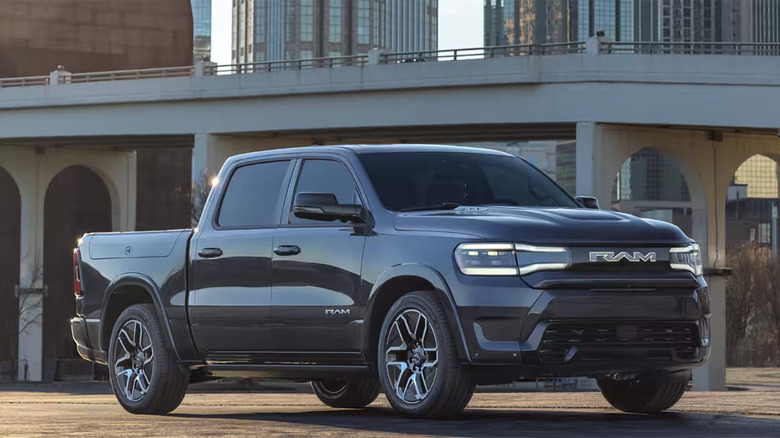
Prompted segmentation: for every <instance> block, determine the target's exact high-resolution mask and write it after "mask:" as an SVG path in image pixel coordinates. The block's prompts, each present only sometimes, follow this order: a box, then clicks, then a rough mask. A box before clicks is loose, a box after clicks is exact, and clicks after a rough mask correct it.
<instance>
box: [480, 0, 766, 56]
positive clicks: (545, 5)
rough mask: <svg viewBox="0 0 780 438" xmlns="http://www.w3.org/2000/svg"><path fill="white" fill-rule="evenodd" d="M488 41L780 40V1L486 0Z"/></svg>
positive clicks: (486, 40) (486, 42)
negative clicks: (599, 34)
mask: <svg viewBox="0 0 780 438" xmlns="http://www.w3.org/2000/svg"><path fill="white" fill-rule="evenodd" d="M484 5H485V45H486V46H500V45H505V44H545V43H557V42H567V41H584V40H586V39H588V38H589V37H591V36H594V35H595V34H596V32H598V31H600V30H603V31H604V35H605V36H607V37H609V38H612V39H614V40H615V41H657V42H780V0H484Z"/></svg>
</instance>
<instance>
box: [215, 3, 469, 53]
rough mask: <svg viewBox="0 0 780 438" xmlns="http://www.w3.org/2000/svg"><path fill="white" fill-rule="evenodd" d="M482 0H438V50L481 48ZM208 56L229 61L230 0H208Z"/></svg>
mask: <svg viewBox="0 0 780 438" xmlns="http://www.w3.org/2000/svg"><path fill="white" fill-rule="evenodd" d="M482 4H483V0H439V49H441V50H444V49H455V48H467V47H482V45H483V44H482V26H483V22H482ZM211 7H212V13H211V59H212V61H214V62H216V63H218V64H230V50H231V48H230V33H231V25H232V24H231V22H230V21H231V8H232V0H212V6H211Z"/></svg>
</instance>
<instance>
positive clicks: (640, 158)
mask: <svg viewBox="0 0 780 438" xmlns="http://www.w3.org/2000/svg"><path fill="white" fill-rule="evenodd" d="M611 207H612V209H613V210H618V211H622V212H625V213H631V214H634V215H636V216H640V217H646V218H651V219H659V220H663V221H666V222H670V223H673V224H675V225H677V226H678V227H680V229H682V230H683V232H684V233H685V234H687V235H688V236H690V235H691V234H692V224H693V221H692V204H691V193H690V191H689V190H688V183H687V182H686V180H685V177H684V176H683V174H682V172H680V169H679V168H678V167H677V165H676V164H675V163H674V162H673V161H672V160H670V159H669V158H668V157H667V156H665V155H664V154H663V153H661V152H659V151H657V150H655V149H651V148H644V149H642V150H640V151H638V152H636V153H635V154H633V155H631V156H630V157H629V158H628V159H626V161H624V162H623V165H622V166H620V170H618V173H617V175H616V177H615V184H614V186H613V188H612V203H611Z"/></svg>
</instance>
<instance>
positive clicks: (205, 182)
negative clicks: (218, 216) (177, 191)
mask: <svg viewBox="0 0 780 438" xmlns="http://www.w3.org/2000/svg"><path fill="white" fill-rule="evenodd" d="M213 178H214V175H212V174H211V173H209V172H208V171H207V170H204V171H203V172H201V174H200V175H198V177H197V178H193V182H192V204H191V207H190V219H191V221H192V226H193V227H196V226H198V222H199V221H200V215H201V214H203V207H204V206H205V205H206V200H207V199H208V197H209V193H211V181H212V179H213Z"/></svg>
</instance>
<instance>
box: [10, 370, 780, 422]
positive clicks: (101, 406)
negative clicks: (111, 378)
mask: <svg viewBox="0 0 780 438" xmlns="http://www.w3.org/2000/svg"><path fill="white" fill-rule="evenodd" d="M235 386H236V385H232V386H230V385H214V384H208V385H196V386H194V387H193V391H191V393H190V394H188V395H187V397H186V398H185V400H184V403H183V404H182V406H181V407H180V408H179V409H177V410H176V411H175V412H174V413H172V414H171V415H168V416H164V417H146V416H135V415H130V414H127V413H125V412H124V411H123V410H122V409H121V408H120V407H119V406H118V405H117V404H116V402H115V400H114V398H113V395H111V394H110V392H109V388H108V387H107V385H106V384H103V383H85V384H48V385H46V384H39V385H22V384H8V385H0V437H6V436H69V435H72V436H95V437H104V436H123V437H134V436H139V437H156V436H182V437H196V436H307V435H317V436H339V437H343V436H344V435H354V434H360V435H365V436H387V435H391V434H412V435H428V436H457V437H472V436H480V437H482V436H562V435H566V436H599V437H607V436H701V437H711V436H740V437H743V436H775V437H776V436H780V370H777V369H752V370H744V369H743V370H729V387H730V388H731V389H732V390H730V391H728V392H720V393H702V392H689V393H687V394H686V395H685V397H683V399H682V400H681V401H680V403H679V404H678V405H677V406H676V407H675V409H674V411H673V412H671V413H668V414H663V415H656V416H647V415H629V414H623V413H619V412H617V411H615V410H613V409H611V408H610V407H609V406H608V405H607V404H606V402H605V401H604V400H603V399H602V398H601V396H600V395H599V394H598V393H597V392H570V393H566V392H560V393H538V392H535V393H508V392H483V393H479V394H476V395H475V396H474V399H472V402H471V404H470V405H469V407H468V409H467V410H466V412H465V413H464V414H463V415H461V416H460V417H459V418H458V419H457V420H452V421H422V420H413V419H408V418H404V417H401V416H399V415H397V414H395V413H394V412H393V411H392V410H390V408H389V407H388V405H387V402H386V401H385V400H384V398H383V397H380V399H379V400H377V402H376V403H375V404H374V405H372V406H371V407H369V408H368V409H363V410H345V409H330V408H327V407H325V406H323V405H321V404H320V403H319V402H318V401H317V399H316V398H315V397H314V396H313V395H311V394H308V393H306V392H303V391H305V387H303V386H300V385H298V386H296V385H290V384H272V385H264V386H262V389H264V390H265V391H264V392H257V391H256V392H251V393H245V392H227V391H228V390H230V389H235ZM269 391H270V392H269Z"/></svg>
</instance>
